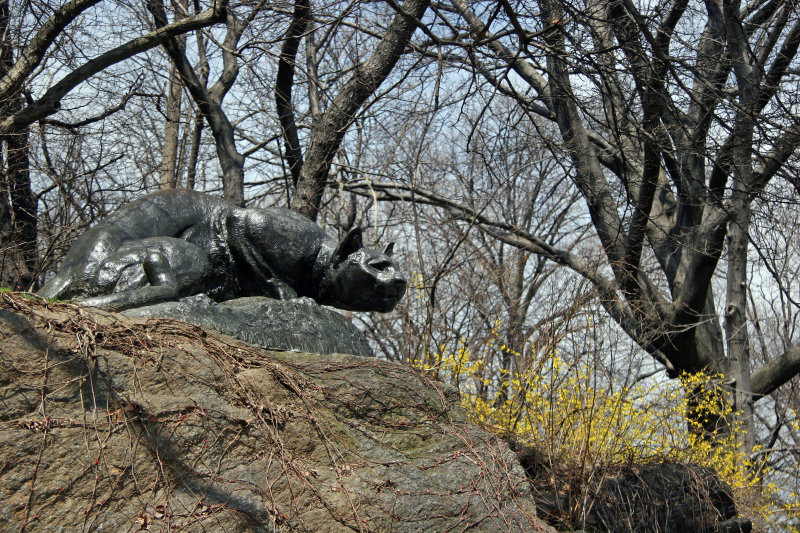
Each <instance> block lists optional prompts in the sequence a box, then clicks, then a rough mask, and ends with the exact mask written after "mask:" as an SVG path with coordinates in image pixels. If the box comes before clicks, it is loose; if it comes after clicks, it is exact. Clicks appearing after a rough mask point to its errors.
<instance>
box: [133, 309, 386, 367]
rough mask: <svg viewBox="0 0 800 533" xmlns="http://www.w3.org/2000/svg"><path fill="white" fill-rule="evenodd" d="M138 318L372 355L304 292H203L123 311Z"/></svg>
mask: <svg viewBox="0 0 800 533" xmlns="http://www.w3.org/2000/svg"><path fill="white" fill-rule="evenodd" d="M125 314H126V315H130V316H138V317H144V318H174V319H176V320H180V321H181V322H187V323H189V324H195V325H197V326H203V327H204V328H209V329H213V330H216V331H218V332H220V333H224V334H226V335H230V336H231V337H236V338H237V339H240V340H243V341H245V342H248V343H250V344H255V345H256V346H261V347H262V348H270V349H275V350H298V351H301V352H312V353H316V354H333V353H343V354H352V355H361V356H364V357H372V356H373V355H374V354H373V352H372V348H370V346H369V343H368V342H367V339H366V338H365V337H364V334H363V333H361V332H360V331H359V330H358V328H356V327H355V326H353V324H351V323H350V321H349V320H347V319H346V318H345V317H343V316H342V315H340V314H339V313H337V312H336V311H331V310H330V309H326V308H324V307H320V306H319V305H317V303H316V302H314V301H313V300H311V299H309V298H296V299H293V300H274V299H272V298H266V297H249V298H238V299H236V300H229V301H227V302H220V303H216V302H214V301H213V300H212V299H211V298H209V297H208V296H206V295H205V294H198V295H196V296H191V297H189V298H184V299H182V300H180V301H177V302H165V303H161V304H157V305H151V306H147V307H138V308H135V309H129V310H127V311H125Z"/></svg>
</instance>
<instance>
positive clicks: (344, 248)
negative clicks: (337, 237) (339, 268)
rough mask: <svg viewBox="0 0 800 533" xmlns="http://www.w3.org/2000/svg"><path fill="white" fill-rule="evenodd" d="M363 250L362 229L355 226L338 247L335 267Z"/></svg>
mask: <svg viewBox="0 0 800 533" xmlns="http://www.w3.org/2000/svg"><path fill="white" fill-rule="evenodd" d="M361 248H363V244H362V242H361V227H360V226H355V227H354V228H352V229H351V230H350V231H348V232H347V234H346V235H345V236H344V238H343V239H342V242H340V243H339V246H337V247H336V251H334V252H333V264H334V265H335V264H337V263H340V262H342V261H344V260H345V259H347V256H349V255H350V254H352V253H353V252H355V251H357V250H360V249H361Z"/></svg>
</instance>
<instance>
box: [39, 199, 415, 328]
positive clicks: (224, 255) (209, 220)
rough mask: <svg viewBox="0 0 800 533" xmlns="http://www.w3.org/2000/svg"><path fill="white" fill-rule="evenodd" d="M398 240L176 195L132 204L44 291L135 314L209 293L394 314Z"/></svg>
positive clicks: (74, 251) (276, 211)
mask: <svg viewBox="0 0 800 533" xmlns="http://www.w3.org/2000/svg"><path fill="white" fill-rule="evenodd" d="M392 250H393V244H391V243H390V244H388V245H387V246H386V248H385V249H384V250H383V251H382V252H379V251H377V250H372V249H370V248H365V247H364V246H363V245H362V242H361V229H360V228H355V229H353V230H351V231H350V232H349V233H348V234H347V235H346V236H345V237H344V239H343V240H342V241H341V242H338V241H337V240H336V239H333V238H332V237H329V236H328V235H327V234H326V233H325V232H324V231H323V230H322V229H321V228H320V227H319V226H317V225H316V224H314V223H313V222H311V221H310V220H308V219H306V218H304V217H302V216H300V215H298V214H296V213H294V212H292V211H289V210H287V209H281V208H277V207H271V208H266V209H247V208H241V207H236V206H234V205H233V204H230V203H228V202H226V201H225V200H222V199H220V198H215V197H213V196H209V195H206V194H203V193H200V192H197V191H191V190H182V189H173V190H167V191H160V192H157V193H153V194H149V195H147V196H144V197H142V198H139V199H138V200H136V201H134V202H131V203H130V204H128V205H127V206H125V207H123V208H122V209H120V210H119V211H117V212H116V213H115V214H113V215H111V216H110V217H108V218H106V219H105V220H103V221H101V222H100V223H98V224H97V225H96V226H94V227H92V228H90V229H89V230H88V231H87V232H86V233H84V234H83V235H82V236H81V237H80V238H79V239H78V240H77V241H76V242H75V244H74V245H73V246H72V248H71V249H70V251H69V253H68V254H67V256H66V257H65V258H64V261H63V264H62V266H61V269H60V271H59V272H58V273H57V274H56V275H55V276H54V277H53V278H52V279H50V280H49V281H48V282H47V283H46V284H45V285H44V287H42V288H41V289H40V290H39V292H38V294H39V295H40V296H42V297H45V298H58V299H75V301H76V302H78V303H81V304H83V305H88V306H92V307H102V308H106V309H111V310H117V311H120V310H123V309H130V308H132V307H142V306H145V305H152V304H155V303H159V302H163V301H168V300H176V299H178V298H181V297H184V296H190V295H193V294H198V293H201V292H202V293H206V294H208V295H209V296H210V297H211V298H213V299H214V300H216V301H223V300H228V299H232V298H238V297H241V296H269V297H273V298H278V299H281V300H287V299H291V298H296V297H308V298H313V299H314V300H316V301H317V302H318V303H320V304H323V305H331V306H334V307H338V308H340V309H346V310H351V311H381V312H388V311H391V310H392V309H394V307H395V306H396V305H397V302H398V301H400V299H401V298H402V296H403V294H404V293H405V289H406V280H405V277H404V276H403V274H402V273H401V272H400V269H399V268H398V266H397V263H396V262H395V261H394V260H393V259H392V257H391V255H392Z"/></svg>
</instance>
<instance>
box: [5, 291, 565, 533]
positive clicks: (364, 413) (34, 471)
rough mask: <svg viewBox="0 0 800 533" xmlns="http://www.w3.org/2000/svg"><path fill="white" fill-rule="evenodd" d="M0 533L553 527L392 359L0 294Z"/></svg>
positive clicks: (501, 455)
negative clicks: (283, 345)
mask: <svg viewBox="0 0 800 533" xmlns="http://www.w3.org/2000/svg"><path fill="white" fill-rule="evenodd" d="M0 406H2V417H1V420H0V458H2V462H0V530H7V531H19V530H20V529H21V527H22V526H23V525H24V526H25V527H24V530H25V531H26V532H34V531H100V530H102V531H115V532H116V531H138V530H148V531H154V532H155V531H163V532H166V531H226V532H230V531H289V530H292V531H314V532H316V531H395V532H403V531H408V532H413V531H419V532H427V531H464V530H469V531H552V530H551V529H550V528H549V527H548V526H546V525H544V524H543V523H541V522H539V521H538V520H537V519H536V518H535V516H534V508H533V502H532V499H531V494H530V488H529V484H528V482H527V480H526V478H525V474H524V472H523V471H522V469H521V467H520V465H519V463H518V462H517V460H516V458H515V456H514V454H513V452H511V451H510V450H509V448H508V447H507V445H506V444H505V443H503V442H501V441H498V439H497V438H495V437H494V436H492V435H489V434H487V433H485V432H483V431H481V430H480V429H479V428H477V427H476V426H474V425H472V424H470V423H468V422H467V421H466V418H465V414H464V412H463V411H462V410H461V409H460V407H458V397H457V394H456V393H455V391H454V390H451V389H446V388H443V386H442V385H441V384H440V383H435V382H432V381H430V380H428V379H426V378H425V377H423V376H421V375H419V374H416V373H414V372H413V371H411V370H409V369H407V368H405V367H402V366H399V365H396V364H392V363H387V362H383V361H379V360H376V359H374V358H371V359H366V358H361V357H355V356H344V355H335V356H325V357H320V356H316V355H310V354H298V353H290V352H285V353H271V352H269V351H266V350H263V349H259V348H254V347H252V346H249V345H247V344H245V343H243V342H240V341H237V340H234V339H231V338H229V337H225V336H221V335H217V334H213V333H206V332H205V331H203V330H202V329H201V328H199V327H197V326H191V325H186V324H182V323H178V322H173V321H169V320H164V321H152V320H151V321H145V320H143V319H136V318H130V317H124V316H122V315H114V314H110V313H104V312H101V311H96V310H91V309H86V308H80V307H76V306H72V305H47V306H45V305H44V304H41V303H36V302H32V301H28V300H25V299H22V298H20V297H18V296H15V295H7V294H0Z"/></svg>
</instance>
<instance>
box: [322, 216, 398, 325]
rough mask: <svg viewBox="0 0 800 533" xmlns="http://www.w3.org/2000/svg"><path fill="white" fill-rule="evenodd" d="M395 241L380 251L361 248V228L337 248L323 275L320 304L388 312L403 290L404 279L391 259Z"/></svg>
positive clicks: (353, 231)
mask: <svg viewBox="0 0 800 533" xmlns="http://www.w3.org/2000/svg"><path fill="white" fill-rule="evenodd" d="M393 249H394V243H389V244H388V245H386V247H385V248H384V249H383V251H382V252H379V251H377V250H373V249H370V248H364V246H363V244H362V241H361V228H358V227H356V228H354V229H352V230H351V231H349V232H348V233H347V235H345V237H344V239H342V242H340V243H339V245H338V246H337V247H336V250H335V251H334V252H333V254H332V256H331V261H330V267H329V270H328V272H327V273H326V274H325V277H324V280H323V288H322V295H321V296H322V300H324V301H321V302H320V303H324V304H327V305H332V306H334V307H338V308H339V309H346V310H349V311H380V312H383V313H386V312H389V311H391V310H392V309H394V307H395V306H396V305H397V302H399V301H400V299H401V298H402V297H403V295H404V294H405V291H406V278H405V277H404V276H403V274H402V273H401V272H400V268H399V267H398V266H397V263H396V262H395V260H394V259H393V258H392V251H393Z"/></svg>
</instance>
